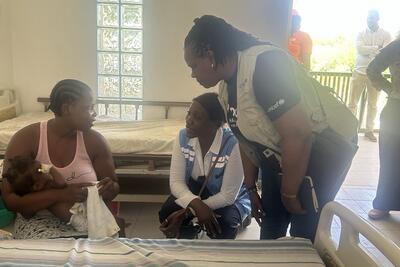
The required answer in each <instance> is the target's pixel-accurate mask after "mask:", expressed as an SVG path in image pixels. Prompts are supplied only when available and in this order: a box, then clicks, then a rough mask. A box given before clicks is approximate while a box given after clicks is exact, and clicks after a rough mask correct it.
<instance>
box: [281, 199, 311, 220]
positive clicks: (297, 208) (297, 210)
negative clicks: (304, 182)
mask: <svg viewBox="0 0 400 267" xmlns="http://www.w3.org/2000/svg"><path fill="white" fill-rule="evenodd" d="M281 200H282V203H283V205H284V206H285V208H286V210H287V211H288V212H289V213H291V214H296V215H303V214H306V210H304V209H303V208H302V207H301V204H300V201H299V199H298V198H297V196H285V195H284V194H281Z"/></svg>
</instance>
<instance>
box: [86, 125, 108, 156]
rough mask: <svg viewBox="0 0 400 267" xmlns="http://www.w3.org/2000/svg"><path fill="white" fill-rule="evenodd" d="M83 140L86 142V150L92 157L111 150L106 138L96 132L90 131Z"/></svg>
mask: <svg viewBox="0 0 400 267" xmlns="http://www.w3.org/2000/svg"><path fill="white" fill-rule="evenodd" d="M83 140H84V141H85V146H86V150H87V152H88V153H89V154H90V155H94V154H98V153H104V152H106V151H109V150H110V149H109V146H108V144H107V141H106V139H105V138H104V136H103V135H102V134H101V133H99V132H98V131H96V130H93V129H90V130H88V131H86V132H84V133H83Z"/></svg>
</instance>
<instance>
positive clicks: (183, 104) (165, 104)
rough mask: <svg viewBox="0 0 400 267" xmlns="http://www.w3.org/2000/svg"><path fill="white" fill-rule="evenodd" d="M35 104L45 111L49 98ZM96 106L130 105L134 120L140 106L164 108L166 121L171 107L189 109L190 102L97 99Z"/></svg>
mask: <svg viewBox="0 0 400 267" xmlns="http://www.w3.org/2000/svg"><path fill="white" fill-rule="evenodd" d="M37 102H39V103H42V104H43V105H44V110H47V108H48V106H49V103H50V98H48V97H38V98H37ZM96 104H103V105H105V107H106V110H108V107H109V105H113V104H117V105H132V106H135V112H136V114H135V118H137V116H138V110H139V107H140V106H161V107H164V111H165V113H164V115H165V116H164V117H165V119H168V116H169V110H170V108H171V107H189V106H190V104H191V102H174V101H153V100H143V101H142V100H116V99H115V100H114V99H102V98H98V99H97V100H96Z"/></svg>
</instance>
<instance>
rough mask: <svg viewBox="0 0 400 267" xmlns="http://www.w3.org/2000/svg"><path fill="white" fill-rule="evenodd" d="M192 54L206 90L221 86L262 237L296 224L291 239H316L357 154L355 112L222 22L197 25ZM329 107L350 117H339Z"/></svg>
mask: <svg viewBox="0 0 400 267" xmlns="http://www.w3.org/2000/svg"><path fill="white" fill-rule="evenodd" d="M184 48H185V61H186V63H187V65H188V66H189V67H190V68H191V69H192V77H193V78H195V79H196V80H197V81H198V82H199V83H200V84H201V85H202V86H204V87H205V88H210V87H213V86H215V85H217V84H218V83H220V88H219V97H220V102H221V103H222V106H223V108H224V111H225V113H226V117H227V121H228V124H229V125H230V127H231V129H232V131H233V132H234V134H235V136H236V137H237V138H238V140H239V143H240V148H241V152H244V153H242V160H243V167H244V174H245V185H246V188H247V191H248V192H249V194H250V200H251V204H252V215H253V216H254V217H255V218H256V219H257V221H258V222H259V224H260V226H261V238H262V239H271V238H279V237H282V236H285V235H286V231H287V227H288V224H289V223H291V229H290V233H291V235H293V236H299V237H305V238H309V239H311V240H313V239H314V236H315V231H316V227H317V223H318V219H319V215H320V209H321V208H322V207H323V206H324V205H325V204H326V203H327V202H328V201H331V200H333V199H334V197H335V195H336V193H337V191H338V190H339V188H340V186H341V184H342V182H343V180H344V178H345V176H346V173H347V171H348V168H349V166H350V163H351V160H352V158H353V156H354V153H355V148H354V146H352V144H351V143H350V142H349V141H350V140H351V139H352V138H353V137H354V136H355V135H356V130H357V122H356V120H355V119H354V117H353V116H352V115H351V113H350V111H348V110H347V109H346V108H345V106H344V105H342V104H340V105H339V104H337V105H336V103H337V102H335V101H336V100H335V101H333V99H334V98H333V97H332V96H331V95H329V93H326V92H329V91H328V89H327V88H322V86H321V85H320V84H319V83H318V82H316V81H315V80H313V79H312V78H311V77H309V76H308V75H307V74H306V72H305V71H304V70H303V68H302V67H301V66H299V65H298V64H297V63H296V62H295V61H294V60H293V59H292V58H291V57H290V55H288V54H287V53H286V52H285V51H283V50H281V49H279V48H277V47H276V46H274V45H272V44H269V43H266V42H261V41H259V40H258V39H256V38H254V37H253V36H251V35H250V34H248V33H245V32H242V31H240V30H238V29H237V28H235V27H233V26H232V25H230V24H228V23H226V22H225V21H224V20H223V19H221V18H218V17H215V16H210V15H205V16H202V17H200V18H197V19H195V21H194V26H193V27H192V29H191V30H190V32H189V33H188V35H187V36H186V39H185V43H184ZM321 88H322V89H323V90H322V91H321V92H319V91H318V89H319V90H320V89H321ZM328 102H329V104H332V105H333V106H335V105H336V106H335V107H336V108H338V110H337V111H340V112H342V113H338V116H341V115H343V114H345V116H341V117H340V118H337V117H335V116H331V115H332V112H331V110H328V109H327V108H328V106H327V107H325V105H326V103H328ZM333 106H329V108H331V107H333ZM339 133H341V134H339ZM342 133H343V134H342ZM257 167H259V168H260V169H261V174H262V198H261V199H260V197H259V195H258V192H257V190H256V186H255V181H256V179H257V176H258V168H257ZM314 189H315V190H314Z"/></svg>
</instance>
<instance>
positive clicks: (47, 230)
mask: <svg viewBox="0 0 400 267" xmlns="http://www.w3.org/2000/svg"><path fill="white" fill-rule="evenodd" d="M49 109H50V110H51V111H52V112H53V113H54V115H55V117H54V118H53V119H51V120H49V121H46V122H40V123H35V124H31V125H29V126H27V127H25V128H23V129H21V130H20V131H18V132H17V133H16V134H15V135H14V136H13V138H12V139H11V141H10V144H9V146H8V148H7V151H6V156H5V159H6V160H5V161H4V162H5V164H4V172H6V171H7V159H11V158H14V157H16V156H24V157H26V156H28V157H33V158H35V159H36V160H38V161H40V162H41V163H44V164H51V165H53V166H54V167H55V168H56V169H57V170H58V171H59V172H60V173H61V174H62V176H63V177H64V179H65V181H66V183H67V184H68V186H67V187H66V188H63V189H49V190H45V191H41V192H35V193H31V194H27V195H25V196H22V197H21V196H18V195H16V194H15V193H14V192H13V191H12V189H11V187H10V185H9V183H8V182H7V180H3V186H2V196H3V199H4V201H5V203H6V205H7V207H8V208H9V209H10V210H12V211H15V212H17V213H18V215H17V219H16V221H15V225H14V236H15V238H20V239H28V238H57V237H69V236H81V235H82V234H83V235H85V233H82V232H76V231H75V230H74V229H73V228H72V227H71V226H70V225H67V224H66V223H64V222H62V221H60V220H59V219H58V218H57V217H56V216H58V215H60V214H63V215H64V214H65V213H69V209H70V207H71V206H72V204H73V203H75V202H83V201H85V200H86V198H87V190H85V187H86V186H88V185H89V184H92V183H93V182H96V181H100V182H99V186H98V187H99V193H100V195H101V196H102V197H103V199H104V201H106V202H107V201H111V200H112V199H114V198H115V196H116V195H117V194H118V192H119V185H118V181H117V178H116V176H115V169H114V163H113V160H112V156H111V152H110V150H109V148H108V146H107V144H106V142H105V140H104V138H103V137H102V136H101V135H100V134H99V133H98V132H96V131H94V130H92V129H91V127H92V125H93V122H94V120H95V119H94V117H95V116H96V113H95V112H94V111H93V97H92V93H91V89H90V88H89V87H88V86H87V85H86V84H84V83H82V82H80V81H77V80H71V79H68V80H62V81H60V82H59V83H57V84H56V85H55V87H54V88H53V90H52V92H51V95H50V106H49ZM58 217H59V216H58Z"/></svg>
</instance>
